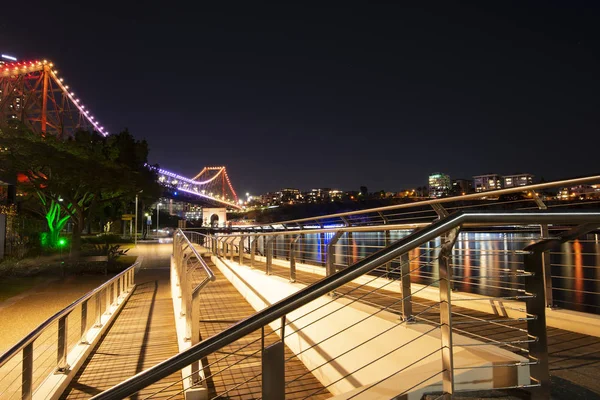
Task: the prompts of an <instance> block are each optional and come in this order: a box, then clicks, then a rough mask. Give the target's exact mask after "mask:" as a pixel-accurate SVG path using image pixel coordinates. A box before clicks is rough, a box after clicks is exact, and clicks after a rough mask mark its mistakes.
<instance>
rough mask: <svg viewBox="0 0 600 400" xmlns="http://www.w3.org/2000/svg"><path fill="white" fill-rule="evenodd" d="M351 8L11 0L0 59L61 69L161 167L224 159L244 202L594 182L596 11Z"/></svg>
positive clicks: (454, 5) (520, 5) (599, 8)
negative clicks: (447, 181)
mask: <svg viewBox="0 0 600 400" xmlns="http://www.w3.org/2000/svg"><path fill="white" fill-rule="evenodd" d="M34 3H36V2H35V1H34ZM341 4H343V6H334V5H332V4H325V5H323V4H320V5H318V6H317V5H314V6H313V5H309V4H287V3H286V4H283V3H273V4H257V3H247V2H240V3H238V4H236V3H235V2H234V3H227V4H220V3H211V4H202V5H201V10H200V12H197V13H196V12H190V8H189V6H188V5H186V4H185V3H174V4H172V5H171V6H169V7H165V6H164V5H161V6H157V7H153V6H152V5H144V6H143V7H141V6H139V5H137V4H134V3H131V4H127V3H126V2H120V3H112V2H101V3H80V4H77V6H57V5H56V4H52V3H47V2H39V4H33V3H28V10H27V13H26V14H27V16H26V17H19V18H16V17H14V16H17V15H19V16H21V15H23V9H22V7H23V6H22V5H21V4H19V3H18V2H9V3H7V4H5V5H3V14H4V15H5V16H4V17H3V18H2V19H1V20H0V52H1V53H4V54H12V55H15V56H17V57H19V58H20V59H38V58H47V59H49V60H52V61H53V62H54V63H55V64H56V66H57V68H58V69H59V70H60V73H61V76H63V77H64V78H65V80H66V82H68V84H69V85H70V86H71V87H72V88H73V90H75V91H76V92H77V94H78V96H79V97H80V98H81V99H82V100H83V102H84V103H85V104H86V106H87V107H88V108H89V109H90V110H91V111H92V112H93V114H94V115H95V116H96V117H97V119H98V120H100V121H101V122H102V124H103V125H104V126H105V127H107V128H108V130H109V131H110V132H112V133H116V132H118V131H120V130H123V129H125V128H126V127H127V128H129V130H130V131H131V133H132V134H133V135H134V136H135V137H137V138H139V139H142V138H145V139H146V140H148V142H149V146H150V151H151V153H150V160H149V161H150V162H151V163H158V164H160V165H161V167H164V168H166V169H169V170H172V171H173V172H177V173H179V174H181V175H186V176H190V177H192V176H194V175H195V174H196V173H197V172H199V171H200V170H201V169H202V168H203V167H204V166H210V165H225V166H227V170H228V173H229V176H230V178H231V181H232V183H233V185H234V187H235V189H236V191H237V192H238V193H244V194H245V193H246V192H250V193H265V192H269V191H276V190H279V189H281V188H283V187H295V188H298V189H301V190H309V189H311V188H317V187H331V188H338V189H341V190H358V188H359V187H360V186H361V185H362V186H367V187H368V188H369V190H370V191H376V190H381V189H383V190H387V191H398V190H400V189H403V188H411V187H417V186H423V185H425V184H426V182H427V176H428V175H429V174H430V173H433V172H443V173H446V174H448V175H450V176H451V177H452V178H466V179H470V178H471V177H472V176H473V175H478V174H484V173H488V172H494V173H498V174H503V175H504V174H512V173H514V172H518V171H521V172H527V173H531V174H533V175H535V177H536V179H539V178H541V177H544V178H545V179H546V180H556V179H564V178H570V177H574V176H581V175H591V174H596V173H598V172H599V171H600V168H598V167H597V165H598V163H597V149H598V145H599V144H600V139H599V138H598V137H599V135H598V133H599V131H600V130H599V128H600V120H599V118H598V110H599V109H600V96H598V93H600V79H598V71H600V57H599V54H600V42H599V39H598V38H600V28H599V24H597V21H598V19H599V18H600V4H599V3H598V2H592V1H572V2H564V1H523V2H514V3H508V2H504V3H495V4H492V3H489V2H486V3H481V2H447V1H439V2H427V3H426V4H425V3H424V4H410V5H407V4H393V3H384V2H369V3H368V4H366V3H364V2H344V3H341ZM6 16H11V17H6ZM24 18H25V20H24Z"/></svg>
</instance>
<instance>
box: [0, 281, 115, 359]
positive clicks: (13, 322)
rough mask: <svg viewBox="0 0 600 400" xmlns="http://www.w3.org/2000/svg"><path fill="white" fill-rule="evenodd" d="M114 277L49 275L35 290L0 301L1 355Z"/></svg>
mask: <svg viewBox="0 0 600 400" xmlns="http://www.w3.org/2000/svg"><path fill="white" fill-rule="evenodd" d="M112 276H113V275H108V276H104V275H77V276H69V277H66V278H62V279H59V278H52V277H47V278H45V279H43V280H42V279H40V282H41V283H39V284H38V285H36V286H35V287H33V288H32V289H29V290H27V291H26V292H23V293H21V294H19V295H17V296H13V297H10V298H8V299H6V300H5V301H3V302H0V327H1V328H0V354H1V353H4V352H5V351H6V350H8V349H9V348H10V347H12V346H13V345H14V344H15V343H17V342H18V341H19V340H21V339H22V338H23V337H24V336H25V335H27V334H28V333H29V332H31V331H32V330H34V329H35V328H37V327H38V325H40V324H41V323H42V322H44V321H45V320H46V319H48V318H49V317H51V316H52V315H54V314H55V313H57V312H58V311H60V310H62V309H63V308H65V307H66V306H68V305H69V304H71V303H72V302H73V301H75V300H77V299H78V298H80V297H81V296H83V295H84V294H86V293H87V292H89V291H91V290H93V289H95V288H97V287H98V286H100V285H101V284H102V283H104V282H106V281H107V280H108V279H110V278H111V277H112ZM32 279H33V278H32ZM38 279H39V278H38Z"/></svg>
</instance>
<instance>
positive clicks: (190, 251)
mask: <svg viewBox="0 0 600 400" xmlns="http://www.w3.org/2000/svg"><path fill="white" fill-rule="evenodd" d="M186 233H188V232H183V231H182V230H181V229H177V231H176V232H175V234H174V235H173V261H174V262H173V267H174V268H172V269H171V282H172V283H174V284H175V285H176V287H178V288H179V297H180V298H181V301H180V315H181V316H185V326H186V332H185V337H184V340H186V341H189V342H191V344H192V345H195V344H197V343H198V341H199V337H200V335H199V329H200V328H199V325H200V311H199V308H200V305H199V301H200V300H199V296H200V292H201V290H202V288H204V287H205V286H206V285H207V284H208V283H209V282H213V281H215V279H216V278H215V274H214V273H213V271H212V270H211V269H210V267H209V266H208V265H207V264H206V262H205V261H204V259H203V258H202V255H201V254H200V253H199V252H198V250H197V249H196V247H195V246H194V243H193V242H191V241H190V240H189V239H188V237H187V236H186ZM188 234H189V235H190V236H191V237H192V238H194V239H195V235H197V233H196V232H189V233H188ZM196 240H197V239H196ZM198 270H202V271H203V272H204V278H203V279H201V280H200V281H199V282H198V283H197V284H196V285H194V279H193V277H192V274H194V272H195V271H198ZM192 370H193V371H194V372H193V374H192V375H191V377H190V378H191V384H194V383H196V382H199V381H200V375H199V370H200V368H199V364H198V362H195V363H193V364H192Z"/></svg>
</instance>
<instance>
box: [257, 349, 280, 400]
mask: <svg viewBox="0 0 600 400" xmlns="http://www.w3.org/2000/svg"><path fill="white" fill-rule="evenodd" d="M284 350H285V347H284V344H283V340H281V341H279V342H276V343H273V344H272V345H271V346H269V347H266V348H265V347H264V345H263V351H262V398H263V399H264V400H285V357H284V355H285V352H284Z"/></svg>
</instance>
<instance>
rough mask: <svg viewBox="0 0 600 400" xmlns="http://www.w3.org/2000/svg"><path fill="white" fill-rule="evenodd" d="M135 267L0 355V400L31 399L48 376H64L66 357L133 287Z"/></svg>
mask: <svg viewBox="0 0 600 400" xmlns="http://www.w3.org/2000/svg"><path fill="white" fill-rule="evenodd" d="M138 266H139V263H137V262H136V263H135V264H133V265H132V266H130V267H129V268H127V269H126V270H124V271H123V272H121V273H119V274H118V275H116V276H114V277H112V278H111V279H110V280H108V281H107V282H105V283H104V284H102V285H100V286H99V287H97V288H96V289H94V290H92V291H91V292H89V293H87V294H85V295H84V296H82V297H81V298H79V299H78V300H76V301H74V302H73V303H72V304H71V305H69V306H68V307H65V308H64V309H62V310H60V311H59V312H57V313H56V314H54V315H53V316H51V317H50V318H48V319H47V320H46V321H44V322H43V323H42V324H40V325H39V326H38V327H37V328H36V329H34V330H33V331H32V332H30V333H29V334H28V335H27V336H25V337H24V338H23V339H21V340H20V341H19V342H18V343H17V344H15V345H14V346H12V347H11V348H10V349H9V350H7V351H6V352H5V353H4V354H2V355H0V398H2V399H12V398H21V399H31V398H32V396H33V394H34V393H35V392H36V390H37V389H38V388H39V387H40V385H41V384H42V383H43V382H44V380H45V379H46V378H47V377H48V376H49V375H52V374H55V373H59V374H61V373H62V374H65V373H67V372H68V371H69V368H70V366H69V365H68V363H67V355H68V354H69V352H70V351H72V350H73V349H74V348H75V347H76V346H77V345H79V344H87V343H88V333H89V332H90V329H92V328H100V327H102V326H104V325H106V324H107V323H109V320H107V318H104V319H103V316H106V315H109V314H110V312H111V308H112V307H114V306H116V305H117V304H118V303H119V302H120V301H122V300H123V298H124V296H125V295H127V294H128V293H130V292H131V290H132V289H133V288H134V287H135V268H136V267H138ZM110 318H112V315H111V316H110ZM4 328H6V327H4ZM4 328H3V329H4Z"/></svg>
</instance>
